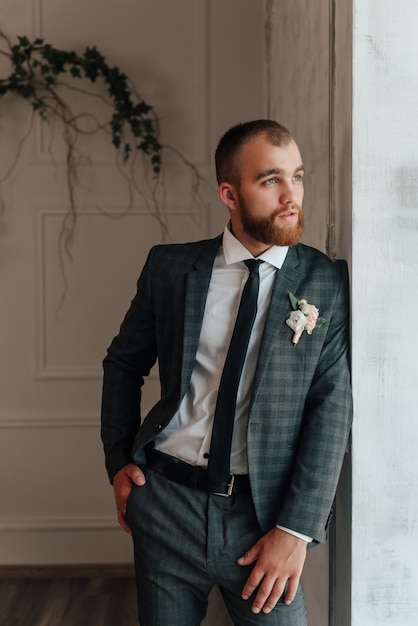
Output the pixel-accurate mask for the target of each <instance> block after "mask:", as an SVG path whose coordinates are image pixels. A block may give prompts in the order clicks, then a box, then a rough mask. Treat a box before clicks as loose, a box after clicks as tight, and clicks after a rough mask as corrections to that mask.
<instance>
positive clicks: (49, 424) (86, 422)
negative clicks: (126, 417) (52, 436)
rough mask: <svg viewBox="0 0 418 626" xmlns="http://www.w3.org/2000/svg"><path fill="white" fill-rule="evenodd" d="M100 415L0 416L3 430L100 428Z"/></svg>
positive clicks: (14, 414) (47, 414)
mask: <svg viewBox="0 0 418 626" xmlns="http://www.w3.org/2000/svg"><path fill="white" fill-rule="evenodd" d="M99 427H100V417H99V415H98V413H83V414H81V413H10V414H8V415H7V414H4V415H0V430H1V429H6V428H7V429H12V430H13V429H18V428H24V429H28V428H35V429H36V428H99Z"/></svg>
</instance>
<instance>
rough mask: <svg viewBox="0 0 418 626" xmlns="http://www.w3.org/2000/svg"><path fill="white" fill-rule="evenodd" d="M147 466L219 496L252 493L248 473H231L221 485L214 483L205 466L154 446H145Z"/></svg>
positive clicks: (167, 476)
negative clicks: (165, 452) (192, 462)
mask: <svg viewBox="0 0 418 626" xmlns="http://www.w3.org/2000/svg"><path fill="white" fill-rule="evenodd" d="M145 454H146V459H147V467H149V468H150V469H152V470H155V471H156V472H158V473H159V474H162V475H163V476H165V477H166V478H167V479H168V480H172V481H174V482H176V483H181V484H182V485H186V486H187V487H192V488H193V489H199V490H200V491H206V492H207V493H213V494H215V495H218V496H224V497H228V496H231V495H232V494H234V495H235V494H238V493H250V492H251V488H250V479H249V477H248V474H237V475H234V474H231V476H230V477H229V480H227V481H225V482H223V483H221V484H220V485H213V484H212V483H211V482H210V480H209V478H208V475H207V470H206V468H204V467H199V466H195V465H190V464H189V463H185V462H184V461H181V460H180V459H177V458H176V457H174V456H170V455H169V454H164V452H160V451H159V450H154V449H153V448H145Z"/></svg>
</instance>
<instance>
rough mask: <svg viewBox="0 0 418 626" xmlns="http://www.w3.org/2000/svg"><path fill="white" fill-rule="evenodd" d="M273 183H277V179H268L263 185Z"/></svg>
mask: <svg viewBox="0 0 418 626" xmlns="http://www.w3.org/2000/svg"><path fill="white" fill-rule="evenodd" d="M274 183H277V178H268V179H267V180H265V181H264V184H265V185H274Z"/></svg>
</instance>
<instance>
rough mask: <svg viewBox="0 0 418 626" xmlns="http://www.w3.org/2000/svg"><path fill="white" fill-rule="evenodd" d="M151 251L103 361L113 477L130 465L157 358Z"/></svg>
mask: <svg viewBox="0 0 418 626" xmlns="http://www.w3.org/2000/svg"><path fill="white" fill-rule="evenodd" d="M152 264H153V250H151V252H150V254H149V256H148V259H147V261H146V264H145V266H144V269H143V271H142V273H141V276H140V278H139V280H138V284H137V292H136V295H135V297H134V299H133V300H132V303H131V306H130V308H129V310H128V312H127V314H126V316H125V318H124V320H123V322H122V325H121V327H120V331H119V334H118V335H117V336H116V337H115V338H114V339H113V341H112V343H111V345H110V347H109V348H108V351H107V356H106V357H105V359H104V361H103V370H104V376H103V391H102V413H101V437H102V441H103V446H104V451H105V458H106V469H107V472H108V475H109V479H110V481H111V482H112V480H113V476H114V475H115V474H116V473H117V472H118V471H119V470H120V469H121V468H122V467H124V466H125V465H127V464H128V463H132V454H131V452H132V446H133V441H134V439H135V435H136V433H137V431H138V428H139V426H140V423H141V411H140V402H141V387H142V385H143V384H144V376H147V375H148V374H149V372H150V370H151V368H152V366H153V365H154V363H155V361H156V359H157V345H156V333H155V317H154V311H153V302H152V288H151V271H152Z"/></svg>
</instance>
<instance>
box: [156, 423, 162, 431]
mask: <svg viewBox="0 0 418 626" xmlns="http://www.w3.org/2000/svg"><path fill="white" fill-rule="evenodd" d="M162 427H163V426H162V424H156V426H155V430H161V429H162Z"/></svg>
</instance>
